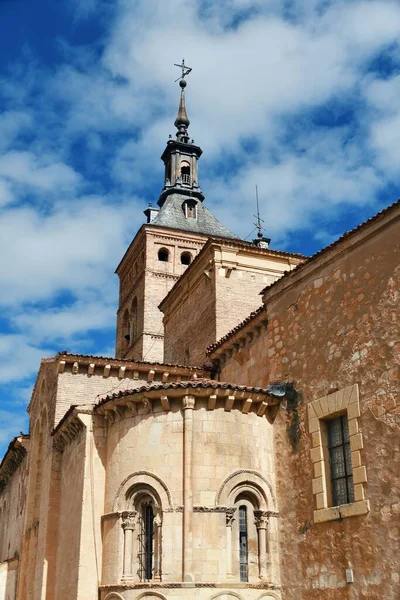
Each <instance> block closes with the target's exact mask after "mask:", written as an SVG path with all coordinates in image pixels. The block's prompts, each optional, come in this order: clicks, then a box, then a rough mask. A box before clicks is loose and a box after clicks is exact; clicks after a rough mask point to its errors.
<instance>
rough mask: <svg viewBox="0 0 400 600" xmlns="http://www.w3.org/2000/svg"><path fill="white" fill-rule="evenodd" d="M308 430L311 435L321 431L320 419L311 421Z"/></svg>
mask: <svg viewBox="0 0 400 600" xmlns="http://www.w3.org/2000/svg"><path fill="white" fill-rule="evenodd" d="M308 430H309V432H310V433H315V432H316V431H319V419H311V421H309V422H308Z"/></svg>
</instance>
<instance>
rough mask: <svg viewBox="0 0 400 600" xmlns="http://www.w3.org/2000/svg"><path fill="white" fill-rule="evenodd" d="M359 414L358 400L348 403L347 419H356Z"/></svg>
mask: <svg viewBox="0 0 400 600" xmlns="http://www.w3.org/2000/svg"><path fill="white" fill-rule="evenodd" d="M359 416H360V404H359V402H353V403H352V404H349V405H348V407H347V418H348V419H349V421H350V420H351V419H356V418H357V417H359Z"/></svg>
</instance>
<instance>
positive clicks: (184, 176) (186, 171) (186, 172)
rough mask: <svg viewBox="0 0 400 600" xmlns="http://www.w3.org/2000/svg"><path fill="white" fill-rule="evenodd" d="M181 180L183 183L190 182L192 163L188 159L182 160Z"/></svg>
mask: <svg viewBox="0 0 400 600" xmlns="http://www.w3.org/2000/svg"><path fill="white" fill-rule="evenodd" d="M181 180H182V183H187V184H190V164H189V162H188V161H187V160H183V161H182V162H181Z"/></svg>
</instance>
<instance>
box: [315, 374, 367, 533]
mask: <svg viewBox="0 0 400 600" xmlns="http://www.w3.org/2000/svg"><path fill="white" fill-rule="evenodd" d="M360 414H361V413H360V399H359V389H358V384H357V383H355V384H353V385H350V386H348V387H345V388H342V389H341V390H338V391H336V392H333V393H332V394H329V395H327V396H324V397H323V398H318V399H317V400H314V401H313V402H310V403H309V404H308V407H307V416H308V430H309V433H310V436H311V451H310V454H311V462H312V464H313V480H312V492H313V497H314V503H315V504H314V506H315V509H314V523H323V522H325V521H334V520H336V519H342V518H345V517H353V516H359V515H365V514H367V513H368V512H369V510H370V506H369V500H367V499H366V497H365V491H366V490H365V488H366V484H367V470H366V467H365V464H364V462H363V452H362V450H363V448H364V442H363V435H362V433H361V432H360V431H359V417H360ZM339 415H346V416H347V420H348V425H349V435H350V448H351V466H352V471H353V485H354V502H351V503H349V504H341V505H339V506H332V494H331V485H330V466H329V450H328V435H327V426H326V421H328V420H329V419H331V418H334V417H337V416H339Z"/></svg>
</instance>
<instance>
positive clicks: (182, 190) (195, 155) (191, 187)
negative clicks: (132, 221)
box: [158, 78, 204, 207]
mask: <svg viewBox="0 0 400 600" xmlns="http://www.w3.org/2000/svg"><path fill="white" fill-rule="evenodd" d="M179 85H180V88H181V98H180V102H179V110H178V115H177V117H176V119H175V127H176V128H177V133H176V139H169V140H168V142H167V147H166V148H165V150H164V152H163V154H162V156H161V160H162V161H163V163H164V165H165V179H164V187H163V190H162V192H161V195H160V199H159V200H158V205H159V206H160V207H161V206H163V204H164V202H165V200H166V198H167V197H168V196H170V195H171V194H183V195H185V196H190V197H193V198H197V199H198V200H200V201H201V202H202V201H203V200H204V195H203V193H202V191H201V189H200V187H199V184H198V180H199V167H198V162H199V158H200V156H201V155H202V153H203V151H202V149H201V148H200V147H199V146H196V145H195V143H194V140H191V139H190V137H189V134H188V127H189V125H190V121H189V119H188V116H187V114H186V103H185V87H186V79H184V78H182V79H181V80H180V81H179Z"/></svg>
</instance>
